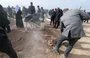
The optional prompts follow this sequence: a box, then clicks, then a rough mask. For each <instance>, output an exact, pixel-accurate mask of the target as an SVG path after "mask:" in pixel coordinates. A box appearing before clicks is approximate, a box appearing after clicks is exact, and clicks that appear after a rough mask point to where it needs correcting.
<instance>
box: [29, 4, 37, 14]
mask: <svg viewBox="0 0 90 58" xmlns="http://www.w3.org/2000/svg"><path fill="white" fill-rule="evenodd" d="M28 12H29V14H35V12H36V10H35V7H34V6H33V3H32V2H31V6H29V8H28Z"/></svg>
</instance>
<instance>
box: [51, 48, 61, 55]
mask: <svg viewBox="0 0 90 58" xmlns="http://www.w3.org/2000/svg"><path fill="white" fill-rule="evenodd" d="M52 51H53V52H54V53H58V54H60V52H59V50H58V49H56V48H55V47H53V49H52Z"/></svg>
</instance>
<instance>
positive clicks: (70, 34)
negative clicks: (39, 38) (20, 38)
mask: <svg viewBox="0 0 90 58" xmlns="http://www.w3.org/2000/svg"><path fill="white" fill-rule="evenodd" d="M30 4H31V5H30V6H29V8H28V9H27V8H25V7H23V10H21V8H20V7H19V6H17V7H16V9H15V11H16V12H15V11H12V9H11V8H10V6H8V13H6V11H5V10H4V8H3V7H2V5H0V51H1V52H4V53H6V54H8V55H9V56H10V58H18V56H17V54H16V52H15V51H14V49H13V48H12V45H11V42H10V40H9V39H8V36H7V33H9V32H11V29H10V26H9V24H10V21H9V20H8V17H14V15H15V17H16V26H17V28H24V24H23V20H22V18H23V17H25V16H26V15H27V14H30V15H31V16H33V15H35V14H36V13H38V15H39V16H41V18H42V22H44V21H45V17H44V15H45V10H44V9H43V7H41V8H40V6H39V5H38V6H37V12H36V9H35V6H34V5H33V3H32V2H31V3H30ZM13 9H14V8H13ZM14 12H15V13H14ZM89 14H90V13H86V12H85V11H83V10H80V9H74V10H73V9H72V10H69V9H64V10H62V9H60V8H55V9H52V10H50V11H49V15H50V17H51V18H50V19H51V21H50V26H53V27H54V28H58V27H59V26H60V30H61V36H60V38H59V39H58V40H57V42H56V45H55V47H54V48H53V51H54V52H56V53H59V48H60V47H61V44H62V42H63V41H65V40H67V41H68V42H69V43H68V46H67V49H66V51H65V58H68V55H69V53H70V51H71V50H72V48H73V46H74V44H75V43H76V42H77V41H78V40H79V39H80V38H82V37H83V36H85V33H84V30H83V26H82V23H83V21H85V20H88V19H90V15H89ZM22 15H23V17H22ZM29 17H30V16H29ZM31 18H32V17H31ZM27 21H28V20H27ZM87 22H88V21H87Z"/></svg>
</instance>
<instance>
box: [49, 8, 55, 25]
mask: <svg viewBox="0 0 90 58" xmlns="http://www.w3.org/2000/svg"><path fill="white" fill-rule="evenodd" d="M52 11H53V12H52V15H51V21H50V25H52V24H53V25H54V20H55V17H56V12H55V10H54V9H52Z"/></svg>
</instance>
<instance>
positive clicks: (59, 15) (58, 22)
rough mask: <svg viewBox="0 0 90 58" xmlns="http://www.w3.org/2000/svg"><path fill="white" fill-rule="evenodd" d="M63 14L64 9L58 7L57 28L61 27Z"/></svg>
mask: <svg viewBox="0 0 90 58" xmlns="http://www.w3.org/2000/svg"><path fill="white" fill-rule="evenodd" d="M62 15H63V11H62V10H61V9H59V8H58V11H57V14H56V17H55V25H54V27H55V28H58V27H59V25H60V18H61V16H62Z"/></svg>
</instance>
